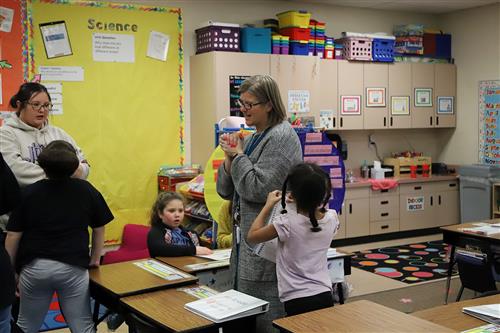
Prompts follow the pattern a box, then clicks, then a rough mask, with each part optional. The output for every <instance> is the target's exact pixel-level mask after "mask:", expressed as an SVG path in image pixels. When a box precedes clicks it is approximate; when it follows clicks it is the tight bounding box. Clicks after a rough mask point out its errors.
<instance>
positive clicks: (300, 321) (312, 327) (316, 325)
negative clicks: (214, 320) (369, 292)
mask: <svg viewBox="0 0 500 333" xmlns="http://www.w3.org/2000/svg"><path fill="white" fill-rule="evenodd" d="M273 325H274V326H276V327H278V328H280V329H282V330H283V331H284V332H292V333H295V332H296V333H302V332H311V333H312V332H322V333H326V332H398V333H400V332H443V333H446V332H454V331H452V330H451V329H449V328H446V327H443V326H440V325H438V324H435V323H432V322H430V321H427V320H424V319H420V318H417V317H415V316H411V315H408V314H405V313H403V312H399V311H397V310H394V309H391V308H388V307H385V306H383V305H380V304H377V303H374V302H370V301H366V300H361V301H355V302H352V303H347V304H344V305H336V306H334V307H331V308H326V309H321V310H316V311H312V312H307V313H303V314H299V315H296V316H291V317H285V318H281V319H277V320H275V321H273Z"/></svg>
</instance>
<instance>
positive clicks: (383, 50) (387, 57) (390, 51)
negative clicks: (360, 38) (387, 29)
mask: <svg viewBox="0 0 500 333" xmlns="http://www.w3.org/2000/svg"><path fill="white" fill-rule="evenodd" d="M372 60H373V61H380V62H394V40H393V39H384V38H373V41H372Z"/></svg>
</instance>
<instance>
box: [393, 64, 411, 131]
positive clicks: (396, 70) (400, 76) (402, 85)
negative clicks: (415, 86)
mask: <svg viewBox="0 0 500 333" xmlns="http://www.w3.org/2000/svg"><path fill="white" fill-rule="evenodd" d="M388 72H389V73H388V76H389V82H388V85H389V87H388V89H387V109H388V110H389V111H388V114H389V124H388V127H389V128H411V113H409V112H408V114H407V115H402V114H401V115H393V114H392V98H393V97H408V98H409V103H410V104H411V103H412V101H413V96H412V89H411V80H410V79H409V78H411V64H410V63H402V62H398V63H393V64H389V65H388ZM410 104H409V105H408V107H410ZM408 111H409V110H408Z"/></svg>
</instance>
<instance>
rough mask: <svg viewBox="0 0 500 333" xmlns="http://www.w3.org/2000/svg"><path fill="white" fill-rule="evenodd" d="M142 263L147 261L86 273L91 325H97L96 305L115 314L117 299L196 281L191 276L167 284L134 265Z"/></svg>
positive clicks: (92, 270) (127, 262)
mask: <svg viewBox="0 0 500 333" xmlns="http://www.w3.org/2000/svg"><path fill="white" fill-rule="evenodd" d="M144 260H148V259H142V260H133V261H126V262H120V263H115V264H109V265H102V266H99V267H98V268H93V269H90V270H89V277H90V294H91V296H92V297H93V298H94V299H95V301H96V302H95V304H96V306H95V308H94V314H93V316H94V318H93V319H94V322H95V323H97V322H98V316H99V311H98V309H99V304H103V305H104V306H106V307H107V308H108V309H110V310H112V311H115V312H118V310H119V302H118V300H119V299H120V298H121V297H125V296H129V295H135V294H141V293H147V292H151V291H155V290H159V289H164V288H170V287H172V286H177V285H182V284H190V283H193V282H195V281H196V280H197V279H196V277H194V276H191V277H189V278H183V279H177V280H172V281H169V280H166V279H163V278H161V277H159V276H156V275H155V274H153V273H151V272H148V271H146V270H144V269H142V268H141V267H138V266H136V265H134V263H135V262H139V261H144ZM96 310H97V311H96Z"/></svg>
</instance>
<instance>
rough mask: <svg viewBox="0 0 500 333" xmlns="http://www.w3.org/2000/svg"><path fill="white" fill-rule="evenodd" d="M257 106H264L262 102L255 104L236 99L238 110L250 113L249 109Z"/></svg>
mask: <svg viewBox="0 0 500 333" xmlns="http://www.w3.org/2000/svg"><path fill="white" fill-rule="evenodd" d="M259 104H264V103H263V102H256V103H250V102H245V101H242V100H241V99H238V105H239V107H240V108H244V109H245V111H250V109H251V108H253V107H254V106H256V105H259Z"/></svg>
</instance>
